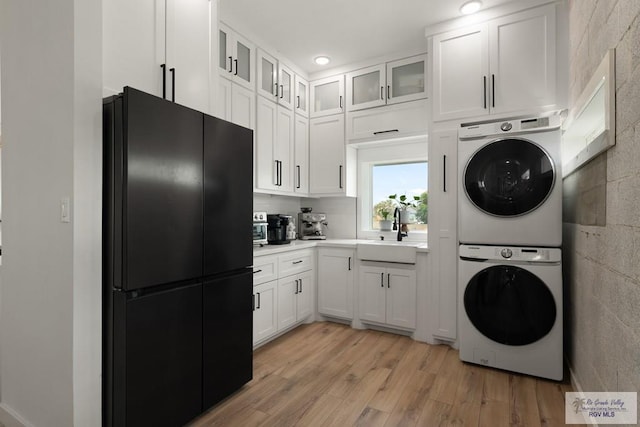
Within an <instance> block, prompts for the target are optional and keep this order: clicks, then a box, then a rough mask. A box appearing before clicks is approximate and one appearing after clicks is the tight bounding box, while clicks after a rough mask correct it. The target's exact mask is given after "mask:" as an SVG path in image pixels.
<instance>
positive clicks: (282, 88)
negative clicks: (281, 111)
mask: <svg viewBox="0 0 640 427" xmlns="http://www.w3.org/2000/svg"><path fill="white" fill-rule="evenodd" d="M293 79H294V74H293V71H291V70H290V69H289V68H287V67H286V66H285V65H283V64H282V63H280V64H279V66H278V104H280V105H282V106H283V107H285V108H288V109H292V107H293Z"/></svg>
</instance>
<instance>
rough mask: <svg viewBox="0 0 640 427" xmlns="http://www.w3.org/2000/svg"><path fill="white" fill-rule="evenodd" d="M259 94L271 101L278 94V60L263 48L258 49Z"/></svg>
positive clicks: (274, 99)
mask: <svg viewBox="0 0 640 427" xmlns="http://www.w3.org/2000/svg"><path fill="white" fill-rule="evenodd" d="M257 62H258V94H259V95H262V96H264V97H265V98H267V99H270V100H271V101H274V102H275V101H276V96H277V95H278V61H277V60H276V59H275V58H274V57H273V56H271V55H269V54H268V53H266V52H265V51H263V50H262V49H258V55H257Z"/></svg>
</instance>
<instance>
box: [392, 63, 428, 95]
mask: <svg viewBox="0 0 640 427" xmlns="http://www.w3.org/2000/svg"><path fill="white" fill-rule="evenodd" d="M426 81H427V55H418V56H413V57H411V58H406V59H401V60H399V61H394V62H388V63H387V88H388V94H387V104H395V103H397V102H405V101H413V100H415V99H422V98H426V97H427V85H426Z"/></svg>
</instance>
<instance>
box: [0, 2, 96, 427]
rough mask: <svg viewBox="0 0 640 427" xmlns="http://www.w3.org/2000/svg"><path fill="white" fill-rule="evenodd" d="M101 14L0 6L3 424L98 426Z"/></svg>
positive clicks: (61, 5)
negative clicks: (65, 213) (65, 203)
mask: <svg viewBox="0 0 640 427" xmlns="http://www.w3.org/2000/svg"><path fill="white" fill-rule="evenodd" d="M100 5H101V3H100V0H58V1H56V2H35V1H3V2H2V3H1V4H0V7H1V9H0V20H1V21H0V40H3V45H2V81H3V84H2V88H3V93H2V103H3V105H2V107H3V108H2V113H3V122H2V127H3V128H2V131H3V132H2V138H3V157H4V159H3V160H4V167H3V168H2V182H3V192H2V201H3V206H4V212H3V217H2V220H3V232H4V233H3V234H4V236H3V248H2V249H3V254H2V255H3V257H2V261H3V265H2V271H1V284H2V288H1V292H2V299H1V300H0V304H1V305H0V380H1V382H0V391H1V399H2V402H1V403H0V409H1V410H0V421H1V422H3V423H5V424H10V425H11V424H14V423H15V421H16V420H18V421H20V422H21V423H22V424H25V425H33V426H52V427H56V426H73V425H78V426H80V425H82V426H92V425H96V426H98V425H100V398H99V396H100V336H101V334H100V243H99V239H100V219H99V218H100V200H99V199H100V193H101V185H100V174H101V168H100V167H99V165H100V163H101V161H100V153H101V148H100V147H101V136H100V135H101V108H102V105H101V102H100V93H101V92H100V86H101V74H100V57H101V49H100V46H101V39H100V37H101V35H100V31H101V23H100V22H101V15H100ZM64 197H68V198H70V200H71V204H72V209H73V210H72V222H71V223H62V222H60V200H61V199H62V198H64ZM8 414H11V415H12V416H13V419H10V418H7V416H8Z"/></svg>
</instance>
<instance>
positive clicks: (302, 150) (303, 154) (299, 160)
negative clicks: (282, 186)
mask: <svg viewBox="0 0 640 427" xmlns="http://www.w3.org/2000/svg"><path fill="white" fill-rule="evenodd" d="M294 141H295V149H294V159H295V160H294V171H293V173H294V176H293V180H294V186H293V191H294V193H296V194H297V195H306V194H308V193H309V119H307V118H306V117H303V116H301V115H299V114H296V115H295V124H294Z"/></svg>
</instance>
